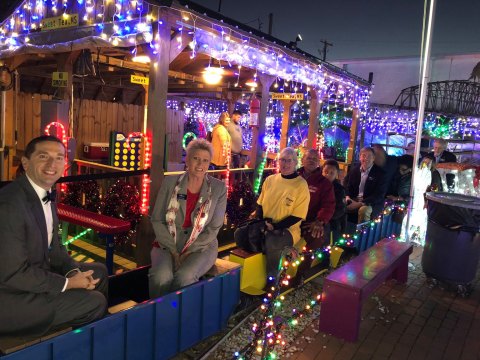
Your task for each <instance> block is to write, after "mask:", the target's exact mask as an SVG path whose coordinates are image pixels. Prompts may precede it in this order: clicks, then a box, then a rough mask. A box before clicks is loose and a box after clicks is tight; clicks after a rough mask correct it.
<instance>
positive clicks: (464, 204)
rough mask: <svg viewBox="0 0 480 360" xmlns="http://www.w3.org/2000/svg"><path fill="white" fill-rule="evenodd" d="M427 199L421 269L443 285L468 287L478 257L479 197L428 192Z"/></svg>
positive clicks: (479, 237) (475, 268)
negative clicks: (426, 218) (426, 221)
mask: <svg viewBox="0 0 480 360" xmlns="http://www.w3.org/2000/svg"><path fill="white" fill-rule="evenodd" d="M427 199H428V207H427V215H428V224H427V232H426V235H425V247H424V249H423V255H422V268H423V271H424V273H425V274H426V275H427V276H430V277H433V278H434V279H436V280H439V281H442V282H445V283H447V284H451V285H455V286H460V287H462V286H467V287H469V286H470V283H471V282H472V281H473V279H474V278H475V275H476V272H477V266H478V261H479V258H480V198H477V197H473V196H467V195H462V194H452V193H445V192H430V193H427Z"/></svg>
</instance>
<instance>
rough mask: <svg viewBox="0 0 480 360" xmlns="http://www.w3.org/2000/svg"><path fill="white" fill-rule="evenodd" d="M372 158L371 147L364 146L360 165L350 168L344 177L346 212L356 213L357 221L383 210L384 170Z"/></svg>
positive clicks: (364, 219)
mask: <svg viewBox="0 0 480 360" xmlns="http://www.w3.org/2000/svg"><path fill="white" fill-rule="evenodd" d="M374 160H375V152H374V151H373V149H372V148H371V147H364V148H363V149H362V150H360V165H358V166H356V167H354V168H352V169H351V170H350V171H349V172H348V175H347V176H346V178H345V182H344V184H345V189H346V193H347V197H346V199H347V213H349V214H358V223H362V222H365V221H368V220H370V219H371V218H372V217H373V218H374V217H376V216H377V215H378V214H380V212H381V211H382V210H383V203H384V198H385V192H386V182H385V172H384V171H383V170H382V169H381V168H380V167H378V166H377V165H375V164H374ZM350 217H351V216H350Z"/></svg>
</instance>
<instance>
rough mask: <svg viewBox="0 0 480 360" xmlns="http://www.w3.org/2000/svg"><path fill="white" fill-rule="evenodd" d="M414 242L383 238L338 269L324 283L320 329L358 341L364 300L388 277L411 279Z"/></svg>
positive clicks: (399, 280) (403, 281)
mask: <svg viewBox="0 0 480 360" xmlns="http://www.w3.org/2000/svg"><path fill="white" fill-rule="evenodd" d="M412 251H413V246H412V245H410V244H407V243H402V242H399V241H397V240H390V239H384V240H381V241H379V242H378V243H377V244H375V245H374V246H372V247H371V248H369V249H368V250H366V251H365V252H363V253H362V254H360V255H359V256H357V257H356V258H354V259H353V260H351V261H349V262H348V263H347V264H346V265H344V266H342V267H341V268H339V269H337V270H335V271H334V272H333V273H331V274H330V275H329V276H327V277H326V278H325V281H324V283H323V296H322V306H321V312H320V331H323V332H325V333H328V334H332V335H334V336H336V337H339V338H342V339H345V340H347V341H356V340H357V338H358V332H359V327H360V318H361V313H362V304H363V302H364V300H365V299H367V298H368V297H369V296H370V295H371V294H372V293H373V292H374V291H375V290H376V289H377V288H378V287H379V286H380V285H381V284H382V283H383V282H384V281H385V280H387V279H388V278H394V279H396V280H397V281H398V282H400V283H405V282H406V281H407V279H408V257H409V255H410V254H411V253H412Z"/></svg>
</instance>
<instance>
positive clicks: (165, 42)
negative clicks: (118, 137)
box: [147, 9, 170, 214]
mask: <svg viewBox="0 0 480 360" xmlns="http://www.w3.org/2000/svg"><path fill="white" fill-rule="evenodd" d="M160 12H161V14H162V15H161V17H162V22H163V25H160V26H158V28H157V29H154V30H155V32H157V33H158V37H159V41H158V44H159V51H158V54H157V55H156V56H155V57H153V55H152V62H151V63H150V69H149V78H150V81H149V85H148V96H149V98H152V99H155V101H149V102H148V110H147V111H148V112H147V135H148V137H149V138H150V139H151V142H152V166H151V170H150V179H151V183H150V200H149V206H150V209H149V212H150V214H151V213H152V211H153V208H154V206H155V200H156V198H157V194H158V191H159V189H160V186H161V184H162V182H163V176H164V175H163V174H164V171H165V169H164V162H165V135H166V123H167V109H166V106H165V104H166V102H167V92H168V74H169V71H168V67H169V65H170V62H169V59H168V57H167V56H162V54H168V53H169V52H170V27H169V26H167V25H166V24H167V18H168V17H167V13H166V10H165V9H161V10H160Z"/></svg>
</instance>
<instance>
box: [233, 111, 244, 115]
mask: <svg viewBox="0 0 480 360" xmlns="http://www.w3.org/2000/svg"><path fill="white" fill-rule="evenodd" d="M232 115H240V116H242V115H243V114H242V112H241V111H240V110H234V111H233V112H232Z"/></svg>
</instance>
